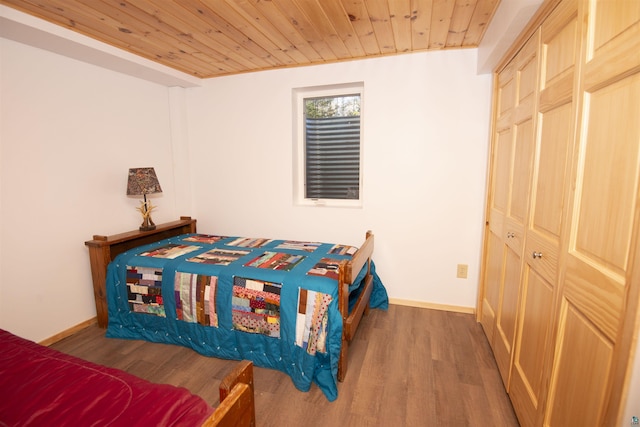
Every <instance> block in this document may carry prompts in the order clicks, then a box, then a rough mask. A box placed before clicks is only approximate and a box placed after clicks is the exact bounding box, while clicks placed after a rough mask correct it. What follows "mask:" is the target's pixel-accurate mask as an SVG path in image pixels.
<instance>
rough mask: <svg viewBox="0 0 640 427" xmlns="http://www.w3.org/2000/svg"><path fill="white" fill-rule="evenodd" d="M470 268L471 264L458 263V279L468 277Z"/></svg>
mask: <svg viewBox="0 0 640 427" xmlns="http://www.w3.org/2000/svg"><path fill="white" fill-rule="evenodd" d="M468 269H469V266H468V265H467V264H458V272H457V275H456V276H457V277H458V279H466V278H467V270H468Z"/></svg>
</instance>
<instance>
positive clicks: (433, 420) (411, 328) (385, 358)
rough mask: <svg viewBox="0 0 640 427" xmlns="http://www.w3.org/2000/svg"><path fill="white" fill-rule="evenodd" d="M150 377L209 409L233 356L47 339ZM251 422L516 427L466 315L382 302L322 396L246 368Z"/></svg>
mask: <svg viewBox="0 0 640 427" xmlns="http://www.w3.org/2000/svg"><path fill="white" fill-rule="evenodd" d="M51 347H53V348H56V349H58V350H60V351H63V352H65V353H69V354H72V355H75V356H78V357H81V358H83V359H87V360H90V361H92V362H96V363H100V364H103V365H107V366H112V367H116V368H119V369H123V370H125V371H128V372H130V373H132V374H135V375H137V376H140V377H142V378H145V379H147V380H150V381H154V382H159V383H169V384H174V385H179V386H183V387H186V388H188V389H190V390H191V391H192V392H193V393H195V394H198V395H200V396H202V397H203V398H204V399H205V400H206V401H207V402H209V403H210V404H211V405H213V406H215V405H216V404H217V403H218V385H219V382H220V380H221V379H222V377H223V376H224V375H225V374H226V373H227V372H228V371H230V370H231V369H232V367H233V366H234V364H235V363H236V362H234V361H227V360H221V359H215V358H209V357H204V356H200V355H198V354H197V353H195V352H194V351H192V350H189V349H186V348H182V347H178V346H172V345H162V344H153V343H146V342H142V341H129V340H119V339H112V338H105V337H104V330H102V329H99V328H98V327H97V326H91V327H89V328H86V329H84V330H82V331H80V332H78V333H76V334H74V335H73V336H71V337H68V338H65V339H64V340H62V341H59V342H57V343H55V344H54V345H52V346H51ZM254 375H255V390H256V413H257V420H258V426H262V427H266V426H282V425H292V426H294V425H298V426H302V425H304V426H307V427H312V426H334V425H336V426H337V425H344V426H433V427H436V426H447V427H449V426H483V427H484V426H500V427H509V426H518V421H517V419H516V417H515V415H514V412H513V408H512V406H511V403H510V402H509V398H508V396H507V394H506V393H505V391H504V387H503V385H502V382H501V380H500V376H499V374H498V369H497V367H496V363H495V360H494V359H493V356H492V355H491V350H490V347H489V344H488V342H487V340H486V337H485V335H484V333H483V332H482V329H481V327H480V325H479V324H478V323H476V321H475V318H474V317H473V316H472V315H470V314H462V313H452V312H445V311H438V310H429V309H424V308H415V307H405V306H398V305H391V306H390V307H389V310H388V311H382V310H371V311H370V312H369V314H368V315H367V316H366V317H365V319H364V321H363V323H362V324H361V326H360V329H359V330H358V332H357V334H356V337H355V338H354V340H353V342H352V344H351V346H350V348H349V369H348V371H347V377H346V379H345V381H344V382H343V383H340V384H339V386H338V399H337V400H336V401H334V402H328V401H327V399H326V398H325V397H324V395H323V394H322V392H321V391H320V390H319V389H318V387H317V386H315V385H314V386H313V387H312V388H311V390H310V391H309V392H306V393H305V392H300V391H298V390H297V389H296V388H295V387H294V386H293V384H292V382H291V380H290V379H289V377H288V376H286V375H285V374H283V373H280V372H278V371H274V370H270V369H262V368H255V370H254Z"/></svg>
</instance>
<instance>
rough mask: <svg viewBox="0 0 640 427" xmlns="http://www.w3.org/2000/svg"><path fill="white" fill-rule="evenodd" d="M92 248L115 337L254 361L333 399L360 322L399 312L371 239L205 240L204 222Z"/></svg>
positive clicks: (99, 296)
mask: <svg viewBox="0 0 640 427" xmlns="http://www.w3.org/2000/svg"><path fill="white" fill-rule="evenodd" d="M86 245H87V246H89V250H90V258H91V264H92V275H93V284H94V294H95V296H96V309H97V313H98V322H99V324H100V325H101V326H107V336H110V337H117V338H128V339H144V340H148V341H154V342H164V343H171V344H178V345H183V346H187V347H190V348H192V349H194V350H196V351H198V352H199V353H201V354H204V355H208V356H214V357H220V358H225V359H235V360H241V359H248V360H251V361H253V363H254V364H255V365H256V366H261V367H267V368H272V369H277V370H280V371H282V372H285V373H286V374H288V375H289V376H290V377H291V379H292V381H293V383H294V385H295V386H296V387H297V388H298V389H299V390H302V391H308V390H309V389H310V387H311V384H312V383H315V384H317V385H318V386H319V387H320V389H321V390H322V391H323V393H324V395H325V396H326V397H327V399H328V400H330V401H333V400H335V399H336V398H337V385H338V381H342V380H344V378H345V374H346V371H347V360H348V344H349V342H350V341H351V340H352V338H353V336H354V334H355V332H356V330H357V328H358V325H359V324H360V321H361V319H362V318H363V316H364V315H365V314H366V313H367V311H368V310H369V308H382V309H386V308H387V306H388V298H387V293H386V290H385V288H384V286H383V284H382V283H381V280H380V278H379V276H378V275H377V273H376V271H375V264H374V263H373V261H372V254H373V246H374V236H373V234H372V233H371V232H367V233H366V236H365V241H364V243H363V244H362V245H360V246H359V248H355V247H351V246H348V245H334V244H330V243H318V242H298V241H290V240H277V239H266V238H264V239H263V238H252V237H249V238H247V237H238V236H220V235H215V234H199V233H197V231H196V220H195V219H192V218H190V217H181V218H180V220H178V221H173V222H170V223H167V224H163V225H159V226H157V228H156V229H155V230H153V231H146V232H145V231H132V232H127V233H123V234H118V235H114V236H94V239H93V240H91V241H88V242H86Z"/></svg>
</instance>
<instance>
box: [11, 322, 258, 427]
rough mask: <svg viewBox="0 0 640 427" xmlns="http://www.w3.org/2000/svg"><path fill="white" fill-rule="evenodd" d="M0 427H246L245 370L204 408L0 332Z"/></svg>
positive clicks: (249, 392)
mask: <svg viewBox="0 0 640 427" xmlns="http://www.w3.org/2000/svg"><path fill="white" fill-rule="evenodd" d="M0 378H1V380H0V395H2V399H0V425H3V426H18V425H20V426H39V425H86V426H89V425H100V426H107V425H108V426H127V427H130V426H136V425H138V426H150V425H153V426H160V425H162V426H200V425H202V426H217V425H234V426H253V425H255V405H254V391H253V365H252V363H251V362H250V361H242V362H239V363H238V365H237V367H236V368H235V369H234V370H233V371H232V372H231V373H230V374H228V375H227V376H226V377H225V378H224V380H223V381H222V383H221V384H220V387H219V390H220V402H221V403H220V405H219V406H218V407H217V408H215V409H214V408H212V407H211V406H209V405H208V404H207V403H206V402H205V401H204V400H203V399H202V398H200V397H199V396H196V395H193V394H191V393H190V392H189V391H188V390H186V389H185V388H181V387H174V386H171V385H168V384H155V383H151V382H148V381H145V380H143V379H141V378H138V377H136V376H133V375H131V374H128V373H126V372H124V371H121V370H118V369H113V368H108V367H105V366H101V365H97V364H94V363H91V362H88V361H86V360H82V359H79V358H76V357H73V356H69V355H67V354H64V353H61V352H59V351H56V350H54V349H51V348H48V347H44V346H42V345H39V344H36V343H34V342H32V341H29V340H26V339H24V338H20V337H18V336H16V335H13V334H12V333H10V332H8V331H5V330H0Z"/></svg>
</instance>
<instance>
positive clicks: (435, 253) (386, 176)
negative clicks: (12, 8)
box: [186, 50, 491, 308]
mask: <svg viewBox="0 0 640 427" xmlns="http://www.w3.org/2000/svg"><path fill="white" fill-rule="evenodd" d="M354 81H363V82H364V91H365V92H364V101H363V102H364V106H363V111H364V113H363V123H364V140H363V143H362V145H363V150H364V163H363V168H364V170H363V177H364V184H363V189H362V197H363V198H364V207H363V208H361V209H348V208H328V207H298V206H294V205H293V201H292V179H293V178H292V162H293V159H292V144H293V142H292V138H293V128H292V126H293V124H292V89H293V88H296V87H306V86H316V85H326V84H338V83H345V82H354ZM186 91H187V99H188V103H187V104H188V109H189V112H188V118H189V119H188V120H189V141H190V147H189V150H190V154H191V159H190V162H191V165H192V167H193V172H192V176H191V179H192V186H193V200H195V201H196V203H195V204H196V209H195V216H196V217H197V219H198V227H199V230H200V231H202V232H214V233H224V234H231V235H249V236H253V237H261V236H262V237H276V238H280V237H286V238H291V239H312V240H321V241H332V242H340V243H347V244H359V243H361V241H362V240H363V239H364V234H365V231H366V230H367V229H371V230H373V232H374V233H375V235H376V248H375V260H376V264H377V266H378V272H379V274H380V275H381V277H382V279H383V281H384V283H385V285H386V286H387V289H388V292H389V295H390V297H391V298H393V299H399V300H410V301H413V302H418V303H432V304H440V305H445V306H459V307H467V308H472V307H475V304H476V291H477V286H478V273H479V262H480V251H481V240H482V229H483V216H484V197H485V175H486V157H487V150H488V134H489V130H488V126H489V116H490V98H491V93H490V91H491V77H490V76H489V75H481V76H478V75H476V51H475V50H458V51H447V52H430V53H418V54H409V55H400V56H394V57H388V58H379V59H370V60H363V61H353V62H346V63H340V64H330V65H322V66H313V67H304V68H292V69H286V70H277V71H269V72H260V73H253V74H244V75H238V76H232V77H224V78H216V79H212V80H208V81H204V82H203V87H201V88H193V89H186ZM458 263H463V264H468V265H469V277H468V279H466V280H463V279H457V278H456V265H457V264H458Z"/></svg>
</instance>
